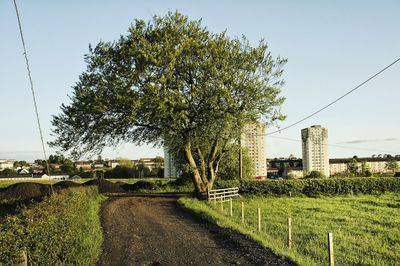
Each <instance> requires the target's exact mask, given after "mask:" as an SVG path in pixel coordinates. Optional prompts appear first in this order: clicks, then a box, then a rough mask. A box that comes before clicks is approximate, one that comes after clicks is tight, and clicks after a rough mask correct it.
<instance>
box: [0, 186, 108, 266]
mask: <svg viewBox="0 0 400 266" xmlns="http://www.w3.org/2000/svg"><path fill="white" fill-rule="evenodd" d="M104 199H105V197H104V196H102V195H99V193H98V191H97V188H96V187H82V188H73V189H65V190H62V191H60V192H58V193H56V194H55V195H53V196H52V197H49V198H47V199H45V200H44V201H42V202H40V203H37V204H34V205H32V206H30V207H29V208H25V209H22V211H21V212H20V213H18V214H16V215H9V216H7V217H6V218H5V219H4V220H3V221H2V223H1V224H0V246H1V247H2V248H1V249H0V265H3V264H4V265H15V264H17V262H18V260H19V254H20V252H21V250H23V249H25V250H27V254H28V257H29V261H30V264H32V265H93V264H95V262H96V261H97V259H98V258H99V256H100V253H101V244H102V242H103V235H102V231H101V226H100V218H99V210H100V205H101V202H102V201H104Z"/></svg>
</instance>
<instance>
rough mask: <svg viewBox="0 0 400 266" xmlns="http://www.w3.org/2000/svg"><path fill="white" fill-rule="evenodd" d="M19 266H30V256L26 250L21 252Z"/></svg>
mask: <svg viewBox="0 0 400 266" xmlns="http://www.w3.org/2000/svg"><path fill="white" fill-rule="evenodd" d="M18 266H28V254H27V252H26V249H23V250H21V253H20V263H19V264H18Z"/></svg>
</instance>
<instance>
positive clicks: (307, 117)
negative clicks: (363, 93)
mask: <svg viewBox="0 0 400 266" xmlns="http://www.w3.org/2000/svg"><path fill="white" fill-rule="evenodd" d="M399 61H400V57H399V58H397V59H396V60H394V61H393V62H392V63H390V64H389V65H387V66H386V67H384V68H383V69H381V70H380V71H378V72H377V73H375V74H374V75H372V76H371V77H369V78H368V79H367V80H365V81H363V82H362V83H360V84H359V85H357V86H356V87H355V88H353V89H351V90H350V91H348V92H346V93H345V94H343V95H342V96H340V97H339V98H337V99H336V100H334V101H333V102H330V103H329V104H327V105H325V106H324V107H322V108H320V109H318V110H317V111H315V112H314V113H312V114H310V115H308V116H306V117H304V118H302V119H300V120H299V121H297V122H295V123H293V124H290V125H288V126H286V127H284V128H281V129H279V130H276V131H273V132H270V133H267V134H265V135H266V136H268V135H272V134H275V133H280V132H282V131H283V130H286V129H288V128H291V127H293V126H295V125H297V124H300V123H301V122H303V121H305V120H307V119H309V118H311V117H313V116H314V115H316V114H318V113H320V112H322V111H323V110H325V109H326V108H328V107H329V106H331V105H333V104H335V103H336V102H338V101H340V100H341V99H343V98H344V97H346V96H347V95H349V94H350V93H352V92H354V91H356V90H357V89H359V88H360V87H362V86H363V85H365V84H366V83H368V82H369V81H371V80H372V79H374V78H376V77H377V76H379V75H380V74H382V73H383V72H384V71H385V70H387V69H388V68H390V67H391V66H393V65H394V64H396V63H397V62H399Z"/></svg>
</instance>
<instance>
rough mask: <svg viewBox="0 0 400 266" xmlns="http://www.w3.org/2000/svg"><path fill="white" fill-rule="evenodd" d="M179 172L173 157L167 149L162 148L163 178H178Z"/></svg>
mask: <svg viewBox="0 0 400 266" xmlns="http://www.w3.org/2000/svg"><path fill="white" fill-rule="evenodd" d="M178 177H179V171H178V168H177V166H176V160H175V156H174V155H173V154H172V153H171V152H170V150H169V149H168V148H167V147H164V178H178Z"/></svg>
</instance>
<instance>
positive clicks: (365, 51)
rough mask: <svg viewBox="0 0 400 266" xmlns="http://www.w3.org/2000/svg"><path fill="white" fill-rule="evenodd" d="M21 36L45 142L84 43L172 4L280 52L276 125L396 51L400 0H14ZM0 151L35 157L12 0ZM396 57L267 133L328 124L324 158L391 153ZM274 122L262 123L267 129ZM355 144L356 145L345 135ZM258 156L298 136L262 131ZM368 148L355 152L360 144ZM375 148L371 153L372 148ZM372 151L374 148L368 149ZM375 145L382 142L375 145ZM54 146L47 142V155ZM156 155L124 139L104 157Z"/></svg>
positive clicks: (395, 150)
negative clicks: (282, 69) (375, 75)
mask: <svg viewBox="0 0 400 266" xmlns="http://www.w3.org/2000/svg"><path fill="white" fill-rule="evenodd" d="M18 4H19V10H20V15H21V18H22V23H23V29H24V34H25V41H26V44H27V50H28V55H29V60H30V63H31V70H32V75H33V81H34V85H35V88H36V95H37V101H38V105H39V113H40V117H41V122H42V127H43V130H44V137H45V140H46V141H48V140H51V136H50V132H51V123H50V120H51V115H53V114H57V113H59V106H60V104H61V103H64V102H68V97H67V95H68V94H70V93H71V86H73V84H74V83H75V82H76V81H77V79H78V75H79V74H80V73H81V72H82V71H83V70H84V69H85V64H84V61H83V55H84V54H85V53H87V51H88V44H89V43H92V44H96V43H97V42H98V41H100V40H104V41H113V40H115V39H116V38H118V37H119V35H121V34H125V33H126V32H127V29H128V27H129V25H130V24H131V23H132V21H133V20H134V19H135V18H139V19H145V20H148V19H150V18H151V17H152V16H153V15H165V14H166V13H167V12H168V11H169V10H170V11H175V10H178V11H180V12H181V13H183V14H185V15H188V16H189V17H190V18H191V19H199V18H202V19H203V25H205V26H207V27H208V28H209V29H210V30H212V31H215V32H220V31H223V30H225V29H226V30H227V32H228V34H229V35H231V36H241V35H242V34H244V35H246V36H247V37H248V39H249V40H250V41H251V43H253V44H257V43H258V41H259V40H260V39H261V38H265V39H266V40H267V42H268V43H269V45H270V49H271V51H272V53H273V54H274V55H275V56H278V55H280V56H283V57H286V58H288V60H289V62H288V64H287V65H286V67H285V75H284V76H285V80H286V85H285V86H284V87H283V90H282V94H283V95H284V96H285V97H287V100H286V102H285V103H284V105H283V108H282V109H283V112H284V113H285V114H287V116H288V118H287V120H286V121H284V122H282V123H281V126H282V127H284V126H286V125H288V124H290V123H293V122H295V121H297V120H299V119H301V118H303V117H304V116H306V115H308V114H310V113H312V112H313V111H315V110H316V109H318V108H320V107H322V106H323V105H324V104H326V103H328V102H330V101H332V100H333V99H335V98H337V97H338V96H340V95H342V94H344V93H345V92H346V91H348V90H350V89H352V88H353V87H354V86H356V85H357V84H358V83H360V82H362V81H363V80H365V79H366V78H368V77H369V76H371V75H372V74H373V73H375V72H376V71H377V70H379V69H381V68H383V67H384V66H386V65H387V64H389V63H391V62H392V61H394V60H395V59H396V58H398V57H400V49H399V48H400V34H399V27H400V16H399V12H400V2H399V1H351V2H350V1H162V0H159V1H40V0H38V1H27V0H24V1H23V0H19V2H18ZM0 33H1V35H0V36H1V37H0V38H1V49H0V99H1V103H0V115H1V130H0V158H9V159H12V158H14V159H25V160H29V161H30V160H33V159H34V158H41V157H42V154H41V146H40V139H39V133H38V129H37V125H36V120H35V116H34V111H33V104H32V98H31V93H30V89H29V82H28V78H27V73H26V68H25V62H24V58H23V55H22V46H21V41H20V36H19V33H18V25H17V19H16V16H15V11H14V6H13V3H12V0H7V1H1V2H0ZM399 100H400V63H399V64H397V65H395V66H394V67H392V68H391V69H389V70H388V71H386V72H385V73H384V74H383V75H381V76H379V77H378V78H376V79H375V80H373V81H372V82H370V83H368V84H367V85H365V86H364V87H362V88H361V89H359V90H358V91H356V92H355V93H353V94H351V95H349V96H348V97H346V98H344V99H343V100H342V101H340V102H339V103H337V104H336V105H334V106H332V107H330V108H329V109H328V110H325V111H323V112H322V113H320V114H318V115H317V116H315V117H313V118H312V119H309V120H308V121H305V122H303V123H302V124H300V125H298V126H296V127H293V128H291V129H288V130H287V131H283V132H282V133H280V134H276V135H275V136H277V137H284V138H291V139H300V130H301V128H304V127H308V126H310V125H313V124H321V125H322V126H324V127H326V128H327V129H328V131H329V143H330V144H339V143H342V144H339V145H342V146H346V147H348V148H347V149H345V148H337V147H330V152H329V153H330V157H331V158H335V157H346V156H353V155H355V154H357V155H358V156H369V155H371V154H379V153H382V154H383V153H388V152H385V151H392V154H400V124H399V117H400V105H399ZM273 130H274V129H273V128H271V129H268V131H273ZM348 142H357V143H348ZM266 143H267V146H266V147H267V148H266V155H267V157H269V158H270V157H280V156H285V157H286V156H288V155H289V154H294V155H295V156H299V157H300V156H301V146H300V142H295V141H288V140H282V139H276V138H268V137H267V139H266ZM356 148H363V149H371V151H370V150H363V149H356ZM372 150H374V151H372ZM375 150H376V151H375ZM379 150H382V152H380V151H379ZM51 152H54V151H52V150H49V151H48V153H51ZM156 155H163V152H162V150H161V149H153V148H151V147H145V146H142V147H136V146H134V145H132V144H125V145H122V146H121V147H116V148H109V149H107V150H105V151H104V153H103V157H106V158H113V157H117V156H121V157H127V158H133V159H134V158H140V157H148V156H151V157H152V156H156Z"/></svg>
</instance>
